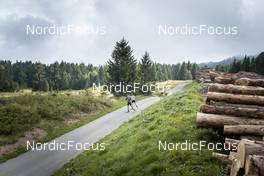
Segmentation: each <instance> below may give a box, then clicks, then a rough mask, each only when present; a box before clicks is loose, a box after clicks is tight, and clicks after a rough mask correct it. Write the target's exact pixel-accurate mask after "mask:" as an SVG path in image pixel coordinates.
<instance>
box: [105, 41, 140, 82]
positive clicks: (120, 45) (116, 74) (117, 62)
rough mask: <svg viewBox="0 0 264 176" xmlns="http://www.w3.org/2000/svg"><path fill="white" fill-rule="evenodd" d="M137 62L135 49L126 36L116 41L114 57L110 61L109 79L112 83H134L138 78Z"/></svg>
mask: <svg viewBox="0 0 264 176" xmlns="http://www.w3.org/2000/svg"><path fill="white" fill-rule="evenodd" d="M136 66H137V62H136V60H135V59H134V57H133V50H132V49H131V47H130V46H129V44H128V41H126V40H125V39H124V38H123V39H122V40H120V41H119V42H117V43H116V46H115V48H114V50H113V52H112V59H110V60H109V61H108V70H107V71H108V74H109V79H110V80H109V81H110V82H111V83H112V84H119V83H120V82H121V84H132V83H133V82H134V81H135V80H136V76H137V73H136Z"/></svg>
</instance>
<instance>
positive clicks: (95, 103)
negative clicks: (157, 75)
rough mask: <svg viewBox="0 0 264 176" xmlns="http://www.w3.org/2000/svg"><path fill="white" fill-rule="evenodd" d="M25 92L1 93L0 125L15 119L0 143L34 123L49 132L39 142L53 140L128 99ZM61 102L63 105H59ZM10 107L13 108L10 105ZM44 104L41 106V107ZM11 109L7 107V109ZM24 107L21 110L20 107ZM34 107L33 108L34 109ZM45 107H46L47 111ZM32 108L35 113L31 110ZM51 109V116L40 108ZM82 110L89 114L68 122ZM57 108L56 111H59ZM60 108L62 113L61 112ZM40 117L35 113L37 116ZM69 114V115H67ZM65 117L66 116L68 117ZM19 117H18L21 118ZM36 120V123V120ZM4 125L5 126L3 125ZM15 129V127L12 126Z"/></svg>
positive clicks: (15, 137)
mask: <svg viewBox="0 0 264 176" xmlns="http://www.w3.org/2000/svg"><path fill="white" fill-rule="evenodd" d="M39 96H40V95H22V96H9V97H8V98H7V97H1V99H0V100H1V101H0V104H2V105H3V106H2V107H1V108H0V113H2V114H3V116H1V117H0V122H2V123H0V126H1V128H2V127H4V126H5V124H4V123H6V121H4V119H9V120H10V119H12V120H13V122H12V123H14V124H13V125H16V126H13V127H12V128H11V126H10V127H9V128H6V127H5V129H6V130H8V131H7V132H9V133H8V134H3V133H1V135H0V146H4V145H6V144H12V143H13V142H15V141H16V140H18V139H19V138H20V137H22V136H23V135H24V132H25V131H26V130H30V129H32V128H33V127H36V128H40V129H43V130H45V131H46V132H47V135H46V137H45V138H43V139H41V140H35V141H39V142H47V141H50V140H52V139H54V138H56V137H59V136H61V135H63V134H65V133H67V132H69V131H72V130H74V129H76V128H78V127H80V126H82V125H85V124H87V123H89V122H91V121H93V120H96V119H97V118H99V117H101V116H103V115H105V114H107V113H110V112H112V111H114V110H117V109H119V108H121V107H123V106H124V105H125V104H126V102H125V101H122V98H121V99H105V98H103V97H93V98H92V97H87V96H76V95H71V96H66V95H61V94H58V95H56V96H54V95H52V96H50V95H48V94H47V95H41V97H39ZM147 97H148V96H142V95H140V96H137V100H142V99H144V98H147ZM12 104H15V105H16V106H17V107H19V110H17V111H15V110H14V109H13V107H12V106H13V105H12ZM50 106H53V108H50ZM60 106H61V107H60ZM10 107H11V108H10ZM38 107H41V108H38ZM8 108H9V109H10V110H9V111H7V109H8ZM25 108H27V109H28V111H29V112H31V113H29V114H27V113H24V112H23V109H25ZM21 109H22V110H21ZM32 109H33V110H32ZM44 110H45V111H44ZM32 111H33V112H34V113H35V114H32ZM43 111H44V112H48V113H49V115H50V116H49V117H47V116H44V115H45V113H44V115H43V114H41V112H43ZM80 111H86V112H87V111H89V113H90V114H89V115H87V116H86V117H84V118H82V119H77V121H76V122H74V123H67V118H70V119H71V118H72V117H70V115H73V114H74V113H78V112H80ZM56 112H57V113H56ZM58 112H59V113H58ZM21 114H23V115H22V118H24V119H27V120H29V119H37V118H39V119H38V120H37V121H36V122H34V121H31V120H30V121H29V122H32V123H31V124H30V125H29V124H24V123H22V122H23V121H18V122H17V119H16V117H17V118H20V119H21ZM33 115H35V116H37V117H35V116H33ZM65 116H69V117H65ZM65 118H66V119H65ZM20 119H19V120H20ZM33 122H34V123H33ZM17 128H20V130H19V131H17ZM2 129H3V128H2ZM12 129H15V130H12ZM24 152H26V148H25V147H19V148H17V149H16V150H15V151H13V152H11V153H8V154H6V155H3V156H2V157H0V163H1V162H4V161H7V160H8V159H11V158H14V157H16V156H18V155H20V154H22V153H24Z"/></svg>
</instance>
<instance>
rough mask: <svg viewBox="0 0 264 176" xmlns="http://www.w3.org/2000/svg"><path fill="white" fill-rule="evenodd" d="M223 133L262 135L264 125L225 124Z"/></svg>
mask: <svg viewBox="0 0 264 176" xmlns="http://www.w3.org/2000/svg"><path fill="white" fill-rule="evenodd" d="M224 134H227V135H239V136H242V135H253V136H264V125H225V126H224Z"/></svg>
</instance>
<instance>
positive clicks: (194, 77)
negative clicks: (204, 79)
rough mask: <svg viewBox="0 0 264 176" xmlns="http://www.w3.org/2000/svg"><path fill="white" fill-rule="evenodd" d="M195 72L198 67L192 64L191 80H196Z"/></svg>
mask: <svg viewBox="0 0 264 176" xmlns="http://www.w3.org/2000/svg"><path fill="white" fill-rule="evenodd" d="M197 70H198V65H197V64H196V63H194V64H192V69H191V74H192V79H196V72H197Z"/></svg>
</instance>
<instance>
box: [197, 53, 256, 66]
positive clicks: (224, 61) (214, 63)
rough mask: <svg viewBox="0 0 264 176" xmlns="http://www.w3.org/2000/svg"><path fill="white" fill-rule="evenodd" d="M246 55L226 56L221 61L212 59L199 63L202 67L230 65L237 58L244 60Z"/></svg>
mask: <svg viewBox="0 0 264 176" xmlns="http://www.w3.org/2000/svg"><path fill="white" fill-rule="evenodd" d="M244 57H245V56H244V55H241V56H233V57H229V58H226V59H224V60H222V61H219V62H212V61H210V62H205V63H200V64H198V65H199V67H200V68H204V67H208V68H215V67H216V65H228V64H231V63H232V62H233V61H234V60H235V59H236V60H237V61H238V60H242V59H243V58H244ZM249 57H253V56H249Z"/></svg>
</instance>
